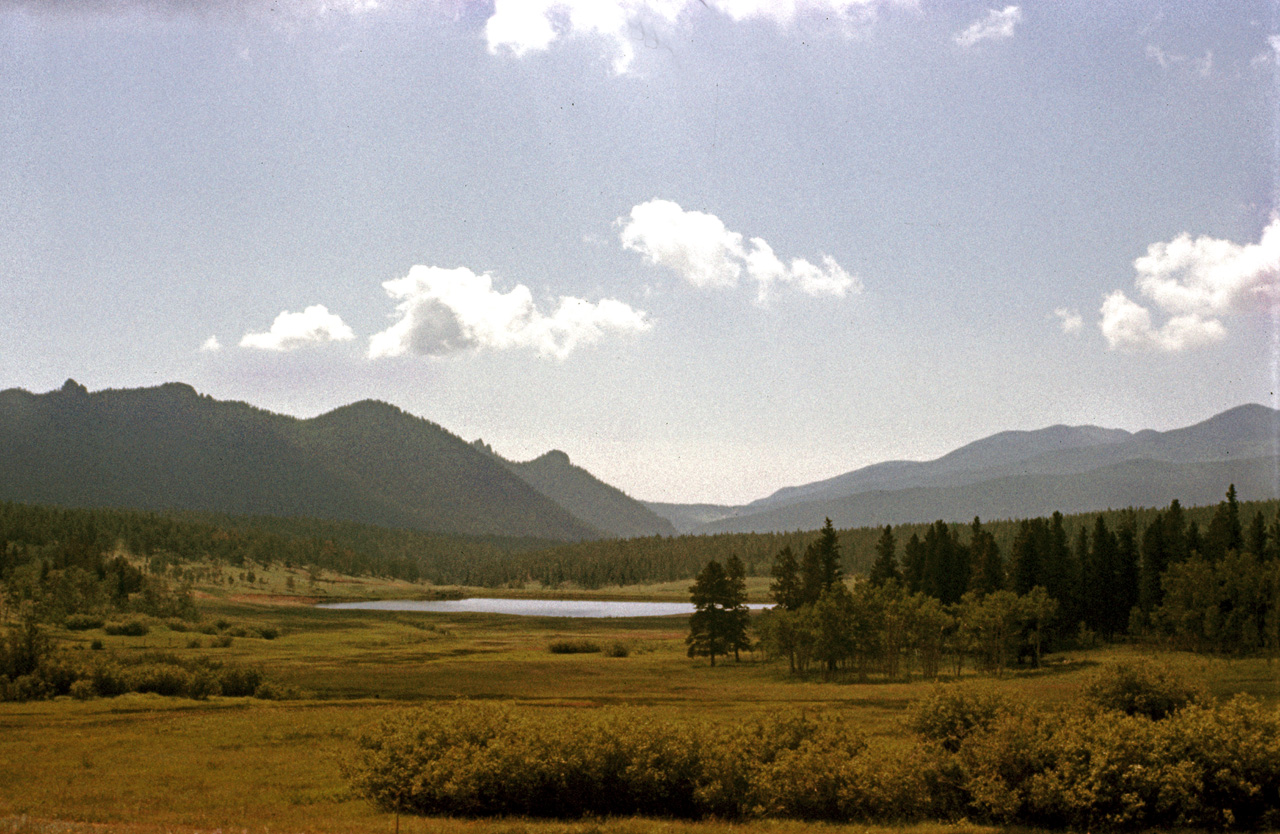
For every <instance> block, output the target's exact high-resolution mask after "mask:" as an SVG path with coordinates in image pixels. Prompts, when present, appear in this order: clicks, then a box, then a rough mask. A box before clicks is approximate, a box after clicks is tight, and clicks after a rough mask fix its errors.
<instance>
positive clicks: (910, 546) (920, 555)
mask: <svg viewBox="0 0 1280 834" xmlns="http://www.w3.org/2000/svg"><path fill="white" fill-rule="evenodd" d="M902 581H903V582H904V583H906V586H907V590H908V591H910V592H911V593H913V594H919V593H923V592H924V542H922V541H920V536H919V534H917V533H912V534H911V538H909V539H907V544H906V546H904V547H903V549H902Z"/></svg>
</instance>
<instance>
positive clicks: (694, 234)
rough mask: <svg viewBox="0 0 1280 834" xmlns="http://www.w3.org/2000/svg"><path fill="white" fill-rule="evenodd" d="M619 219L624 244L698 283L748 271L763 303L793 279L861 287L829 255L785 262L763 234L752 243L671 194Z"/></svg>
mask: <svg viewBox="0 0 1280 834" xmlns="http://www.w3.org/2000/svg"><path fill="white" fill-rule="evenodd" d="M618 222H619V223H620V224H621V225H622V231H621V233H620V234H619V238H620V239H621V241H622V245H623V247H624V248H626V249H630V250H631V251H633V252H639V253H640V254H641V255H643V256H644V257H645V259H646V260H648V261H649V262H650V263H652V264H656V265H659V266H664V267H667V268H668V269H671V270H672V271H674V272H676V273H677V274H679V275H680V276H681V277H682V278H684V279H685V280H686V281H688V282H689V283H690V284H693V285H694V286H695V287H703V288H722V287H735V286H737V284H738V280H739V279H740V278H741V277H742V275H743V274H744V272H745V274H746V275H747V276H748V277H749V278H750V279H751V280H753V281H755V282H756V284H757V287H758V293H757V300H758V301H760V302H762V303H763V302H764V301H766V300H767V299H768V297H769V294H770V290H771V288H772V287H773V286H775V285H785V284H789V285H792V286H794V287H796V288H797V289H799V290H800V291H801V292H803V293H806V294H808V295H835V296H843V295H845V294H846V293H850V292H853V293H857V292H861V291H862V282H861V281H860V280H859V279H858V278H857V277H856V276H854V275H850V274H849V273H848V272H846V271H845V270H844V268H843V267H841V266H840V264H838V263H836V261H835V259H834V258H832V257H830V256H828V255H823V256H822V266H817V265H816V264H814V263H812V262H810V261H807V260H805V259H804V258H794V259H792V261H791V263H790V264H785V263H783V262H782V260H781V259H780V258H778V256H777V255H775V254H774V251H773V248H772V247H771V246H769V244H768V243H766V242H765V241H764V239H762V238H758V237H753V238H751V240H750V241H749V242H748V243H749V246H747V245H744V244H743V238H742V235H741V234H739V233H738V232H733V231H730V230H729V229H728V228H726V227H725V225H724V223H723V222H722V221H721V220H720V218H718V217H716V216H715V215H714V214H707V213H705V212H701V211H685V210H684V209H683V208H681V207H680V205H679V204H678V203H674V202H672V201H670V200H650V201H649V202H647V203H641V204H640V205H638V206H635V207H634V208H632V209H631V214H630V215H629V216H628V217H626V218H620V219H619V221H618Z"/></svg>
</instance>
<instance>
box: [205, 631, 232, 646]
mask: <svg viewBox="0 0 1280 834" xmlns="http://www.w3.org/2000/svg"><path fill="white" fill-rule="evenodd" d="M230 647H231V635H230V634H220V635H218V636H217V637H214V638H213V639H211V640H210V641H209V648H211V649H227V648H230Z"/></svg>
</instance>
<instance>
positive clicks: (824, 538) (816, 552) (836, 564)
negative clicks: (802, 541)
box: [800, 518, 844, 603]
mask: <svg viewBox="0 0 1280 834" xmlns="http://www.w3.org/2000/svg"><path fill="white" fill-rule="evenodd" d="M800 570H801V578H802V581H803V585H804V599H805V602H806V603H815V602H817V601H818V598H819V597H821V596H822V592H823V591H825V590H827V589H828V588H831V587H833V586H835V585H838V584H840V582H841V580H842V579H843V578H844V574H843V571H842V570H841V569H840V540H839V539H838V538H837V537H836V531H835V528H834V527H832V525H831V519H829V518H828V519H827V522H826V524H824V525H823V526H822V530H820V531H819V532H818V538H817V540H816V541H814V542H813V543H811V544H810V545H809V546H808V547H807V548H805V551H804V562H803V564H802V565H801V568H800Z"/></svg>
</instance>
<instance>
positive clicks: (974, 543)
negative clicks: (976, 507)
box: [969, 516, 1005, 594]
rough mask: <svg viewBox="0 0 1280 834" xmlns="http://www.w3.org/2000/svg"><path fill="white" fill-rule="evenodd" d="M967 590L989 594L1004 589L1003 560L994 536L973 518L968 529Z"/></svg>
mask: <svg viewBox="0 0 1280 834" xmlns="http://www.w3.org/2000/svg"><path fill="white" fill-rule="evenodd" d="M969 530H970V534H969V567H970V574H969V590H970V591H974V592H976V593H979V594H989V593H992V592H993V591H999V590H1000V589H1001V588H1003V587H1004V584H1005V577H1004V560H1003V559H1001V558H1000V546H999V545H998V544H996V539H995V536H993V535H991V533H990V532H988V531H987V530H984V529H983V527H982V522H981V521H980V520H979V519H978V518H977V517H976V516H975V517H974V519H973V524H972V525H970V527H969Z"/></svg>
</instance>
